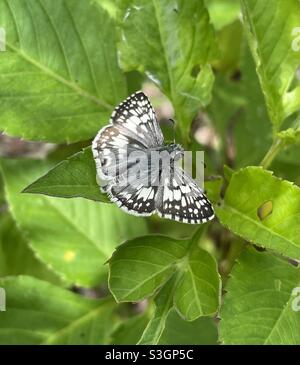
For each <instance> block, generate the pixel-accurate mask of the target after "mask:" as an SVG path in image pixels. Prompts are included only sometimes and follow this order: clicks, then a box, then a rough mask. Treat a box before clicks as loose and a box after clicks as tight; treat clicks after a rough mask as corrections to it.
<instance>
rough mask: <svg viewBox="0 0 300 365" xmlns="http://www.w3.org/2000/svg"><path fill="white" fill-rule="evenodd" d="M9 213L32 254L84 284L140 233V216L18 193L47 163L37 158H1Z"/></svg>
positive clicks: (77, 201) (95, 278)
mask: <svg viewBox="0 0 300 365" xmlns="http://www.w3.org/2000/svg"><path fill="white" fill-rule="evenodd" d="M1 165H2V169H3V173H4V180H5V183H6V195H7V200H8V202H9V205H10V209H11V211H12V214H13V216H14V218H15V220H16V221H17V223H18V225H19V227H20V228H21V230H22V231H23V232H24V234H25V235H26V238H27V239H28V241H29V244H30V247H31V248H32V249H33V251H34V252H35V254H36V255H37V256H38V257H39V258H40V259H41V260H42V261H43V262H45V263H46V264H47V265H48V266H50V267H51V268H52V269H53V270H54V271H55V272H57V273H59V274H60V275H61V276H62V277H63V278H65V279H67V280H68V281H72V282H74V283H77V284H79V285H83V286H93V285H97V284H99V282H100V280H102V279H103V278H104V276H106V273H107V266H105V265H104V263H105V262H106V260H107V259H108V258H109V257H110V255H111V254H112V251H113V248H114V247H115V246H116V245H117V244H119V243H121V242H123V241H124V240H126V239H129V238H133V237H135V236H139V235H141V234H144V233H145V232H146V231H147V230H146V225H145V220H144V218H138V217H133V216H130V215H128V214H126V213H124V212H122V211H121V210H120V209H119V208H118V207H116V206H114V205H112V204H110V205H106V204H105V205H104V204H101V203H99V202H92V201H89V200H86V199H80V198H78V199H59V198H50V197H46V196H42V195H35V196H33V195H29V194H20V192H21V190H22V188H24V186H26V185H28V183H29V182H30V181H33V180H34V179H36V178H37V177H38V176H40V175H41V174H42V173H44V172H45V170H48V169H49V167H50V166H49V165H47V163H45V162H42V161H28V160H27V161H26V160H11V161H8V160H6V161H2V163H1Z"/></svg>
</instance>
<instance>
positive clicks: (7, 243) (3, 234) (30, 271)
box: [0, 212, 61, 284]
mask: <svg viewBox="0 0 300 365" xmlns="http://www.w3.org/2000/svg"><path fill="white" fill-rule="evenodd" d="M20 274H24V275H31V276H34V277H37V278H39V279H43V280H47V281H50V282H52V283H54V284H61V280H59V278H58V277H57V276H56V275H55V274H54V273H53V272H52V271H51V270H49V268H47V267H46V265H44V264H42V262H41V261H40V260H38V259H37V258H36V257H35V255H34V252H33V251H32V250H31V249H30V247H29V246H28V244H27V242H26V240H25V238H24V236H23V234H22V232H21V231H20V230H19V229H18V228H17V226H16V224H15V222H14V221H13V219H12V217H11V215H10V214H9V213H8V212H5V213H4V212H3V213H2V214H1V215H0V277H3V276H10V275H20Z"/></svg>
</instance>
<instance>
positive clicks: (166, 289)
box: [138, 277, 178, 345]
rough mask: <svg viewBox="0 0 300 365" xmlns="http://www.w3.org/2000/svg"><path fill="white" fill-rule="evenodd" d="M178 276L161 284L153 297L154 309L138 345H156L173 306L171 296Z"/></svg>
mask: <svg viewBox="0 0 300 365" xmlns="http://www.w3.org/2000/svg"><path fill="white" fill-rule="evenodd" d="M177 280H178V278H176V277H171V279H170V280H169V281H168V282H167V283H166V284H165V285H164V286H163V288H162V289H161V290H160V291H159V292H158V294H157V295H156V296H155V298H154V302H155V307H156V308H155V311H154V313H153V316H152V318H151V320H150V321H149V323H148V325H147V327H146V328H145V330H144V332H143V334H142V337H141V338H140V340H139V342H138V344H139V345H157V344H158V342H159V340H160V338H161V335H162V333H163V332H164V329H165V324H166V320H167V317H168V314H169V312H170V310H171V309H172V306H173V296H174V293H175V290H176V284H177Z"/></svg>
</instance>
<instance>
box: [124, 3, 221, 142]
mask: <svg viewBox="0 0 300 365" xmlns="http://www.w3.org/2000/svg"><path fill="white" fill-rule="evenodd" d="M119 4H120V7H121V8H122V15H121V16H122V17H123V18H124V21H123V22H122V25H121V28H122V39H123V41H122V42H121V43H120V50H121V56H122V58H121V62H122V67H123V68H124V69H126V70H127V71H128V70H139V71H140V72H144V73H145V74H146V75H147V76H148V77H149V78H150V79H151V80H152V81H154V82H155V83H156V84H157V85H158V86H159V87H160V88H161V89H162V91H163V92H164V94H165V95H167V96H168V97H169V99H170V100H171V101H172V103H173V106H174V109H175V115H176V118H177V119H178V121H179V122H180V127H182V129H183V130H184V132H185V134H186V137H187V134H188V132H189V128H190V123H191V120H192V118H193V117H194V116H195V114H196V112H197V111H198V110H199V107H200V106H201V105H205V104H207V103H208V102H209V100H210V97H211V95H210V94H211V88H212V85H213V80H214V77H213V73H212V70H211V67H210V64H209V61H211V60H212V58H213V57H214V56H215V54H216V47H215V41H214V31H213V28H212V27H211V25H210V24H209V17H208V13H207V11H206V9H205V7H204V3H203V1H202V0H190V1H184V0H177V1H174V0H171V1H170V0H151V1H149V0H134V1H119Z"/></svg>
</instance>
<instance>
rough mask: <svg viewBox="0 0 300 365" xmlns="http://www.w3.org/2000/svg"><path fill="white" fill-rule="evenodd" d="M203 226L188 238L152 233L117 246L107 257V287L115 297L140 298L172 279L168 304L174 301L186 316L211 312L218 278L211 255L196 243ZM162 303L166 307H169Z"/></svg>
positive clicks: (218, 285)
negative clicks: (172, 289) (111, 254)
mask: <svg viewBox="0 0 300 365" xmlns="http://www.w3.org/2000/svg"><path fill="white" fill-rule="evenodd" d="M203 230H204V228H203V227H201V228H200V229H199V230H198V231H197V232H196V234H195V235H194V236H193V238H192V239H188V240H176V239H173V238H169V237H164V236H159V235H157V236H155V235H153V236H144V237H139V238H136V239H133V240H131V241H127V242H126V243H124V244H123V245H121V246H119V247H118V249H117V250H116V251H115V252H114V254H113V256H112V258H111V259H110V260H109V268H110V273H109V287H110V290H111V292H112V293H113V295H114V297H115V298H116V300H117V301H118V302H124V301H139V300H142V299H144V298H146V297H149V296H151V295H153V294H154V293H156V292H157V291H158V290H159V289H160V288H161V287H162V286H163V285H164V284H165V283H166V282H167V281H168V282H169V283H170V282H172V285H171V284H169V285H168V286H169V287H170V288H175V289H176V290H175V289H174V291H173V293H174V295H170V296H171V303H170V305H172V304H173V302H174V305H175V306H176V307H177V309H178V311H179V312H180V313H181V315H182V316H183V317H185V318H186V319H187V320H194V319H196V318H198V317H199V316H204V315H211V314H214V313H215V312H216V311H217V309H218V305H219V304H218V303H219V290H220V278H219V275H218V272H217V267H216V262H215V260H214V258H213V257H212V256H211V255H210V254H209V253H208V252H206V251H205V250H203V249H202V248H200V247H199V246H198V242H199V239H200V236H202V234H203ZM170 278H172V279H171V281H170ZM175 278H177V279H176V280H175ZM163 290H164V291H166V290H167V289H166V288H165V287H164V289H163ZM169 290H171V289H169ZM162 296H163V297H165V298H167V296H166V295H164V294H161V293H159V297H156V298H158V299H157V300H161V299H160V298H161V297H162ZM173 297H174V298H173ZM172 298H173V299H172ZM168 300H169V299H168ZM162 302H164V301H162ZM163 305H164V306H165V307H166V308H167V309H166V310H168V308H169V307H170V305H168V304H167V303H164V304H163Z"/></svg>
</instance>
